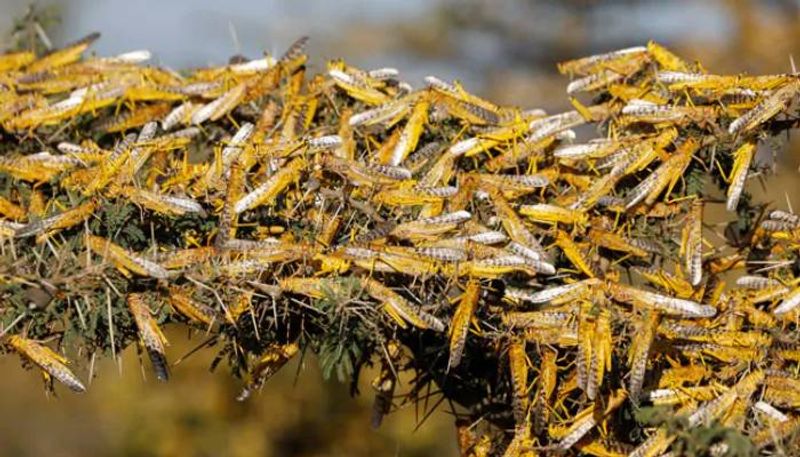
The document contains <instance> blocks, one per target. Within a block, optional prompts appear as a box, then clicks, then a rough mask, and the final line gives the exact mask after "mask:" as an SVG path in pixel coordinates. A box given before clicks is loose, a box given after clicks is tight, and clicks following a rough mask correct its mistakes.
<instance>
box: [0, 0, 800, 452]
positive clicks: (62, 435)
mask: <svg viewBox="0 0 800 457" xmlns="http://www.w3.org/2000/svg"><path fill="white" fill-rule="evenodd" d="M36 5H37V7H38V8H43V9H45V10H46V11H48V12H51V13H52V14H53V16H54V17H57V18H59V22H56V23H54V24H52V25H51V26H49V27H48V28H47V31H48V34H49V35H50V37H51V39H52V41H53V43H54V44H55V45H59V44H63V43H66V42H69V41H72V40H75V39H77V38H80V37H82V36H84V35H86V34H88V33H89V32H93V31H99V32H101V33H102V38H101V39H100V41H99V42H97V43H96V44H95V46H94V47H93V48H92V50H93V51H94V52H96V53H97V54H99V55H109V54H116V53H120V52H124V51H129V50H133V49H141V48H146V49H149V50H150V51H152V52H153V54H154V56H155V59H154V62H153V63H156V64H161V65H166V66H169V67H172V68H175V69H180V68H186V67H195V66H204V65H209V64H213V65H220V64H224V63H226V62H227V60H228V58H229V57H231V56H232V55H234V54H243V55H245V56H247V57H249V58H256V57H259V56H261V55H262V53H263V52H265V51H266V52H269V53H271V54H273V55H279V54H280V53H282V52H283V51H284V50H285V48H286V47H287V46H289V45H290V44H291V43H292V42H293V41H294V40H295V39H297V38H298V37H300V36H301V35H309V36H310V37H311V42H310V46H309V51H310V55H311V68H312V71H314V70H315V71H319V70H321V69H323V68H324V63H325V61H326V60H327V59H330V58H338V57H341V58H344V59H345V60H346V61H347V62H348V63H351V64H354V65H356V66H360V67H364V68H377V67H384V66H392V67H396V68H398V69H400V71H401V73H402V74H403V75H404V76H405V79H406V80H407V81H409V82H410V83H411V84H412V85H415V86H419V85H421V84H422V78H423V77H424V76H426V75H430V74H432V75H436V76H439V77H441V78H447V79H459V80H460V81H462V82H463V83H464V84H465V85H466V87H467V88H468V89H469V90H471V91H473V92H475V93H476V94H479V95H481V96H484V97H487V98H490V99H492V100H494V101H497V102H500V103H505V104H511V105H517V106H520V107H523V108H532V107H541V108H545V109H548V110H553V111H556V110H564V109H568V107H569V105H568V103H567V100H566V97H565V94H564V87H565V84H566V80H565V78H563V77H561V76H559V75H558V74H557V73H556V72H555V64H556V62H558V61H560V60H565V59H568V58H573V57H579V56H583V55H588V54H592V53H597V52H603V51H608V50H612V49H617V48H622V47H628V46H633V45H643V44H645V43H646V42H647V40H649V39H654V40H656V41H658V42H660V43H661V44H664V45H667V46H669V47H670V48H672V49H673V50H675V51H677V52H678V53H679V54H680V55H681V56H683V57H684V58H686V59H687V60H692V61H694V60H698V61H700V62H702V63H703V65H704V66H705V68H707V69H708V70H709V71H711V72H717V73H726V72H730V73H737V72H747V73H781V72H789V71H791V69H792V65H791V60H792V58H793V57H794V59H800V1H798V0H765V1H753V0H708V1H703V0H698V1H688V0H672V1H670V2H662V1H641V2H634V1H622V0H617V1H614V0H609V1H599V0H597V1H592V0H571V1H544V0H542V1H537V0H507V1H500V0H438V1H433V0H402V1H401V0H395V1H392V0H375V1H371V2H359V1H356V0H337V1H328V0H296V1H290V0H261V1H259V2H249V1H244V0H226V1H223V2H221V1H218V0H194V1H192V2H188V1H186V2H169V1H163V0H161V1H156V0H139V1H130V0H106V1H96V0H74V1H67V0H64V1H54V2H44V1H43V2H38V3H37V4H36ZM28 7H29V4H28V3H27V2H24V1H17V0H0V32H5V31H8V30H10V29H11V27H12V25H13V20H14V18H20V17H22V16H23V15H24V14H25V12H26V10H27V8H28ZM0 36H2V38H0V40H4V41H0V48H4V47H5V46H6V44H7V43H8V41H7V38H8V35H7V34H4V35H0ZM763 160H772V157H771V155H770V154H765V157H764V158H763ZM776 164H777V168H778V170H779V175H778V177H777V178H776V179H774V180H771V181H770V186H769V188H767V187H765V186H762V185H759V184H758V183H757V182H751V184H749V187H748V188H749V190H751V191H753V193H754V194H756V196H758V197H764V196H766V197H767V198H769V199H771V200H772V201H773V202H774V206H775V207H777V208H783V209H786V208H787V206H788V203H787V197H788V198H789V199H791V201H792V203H794V205H795V207H794V209H795V211H797V210H798V208H799V207H800V176H798V167H800V142H798V141H797V140H796V139H793V138H789V142H788V143H787V145H786V146H785V147H783V148H782V149H781V150H780V151H778V153H777V157H776ZM168 336H169V337H170V340H171V342H172V345H171V346H170V349H169V354H170V355H171V356H172V358H173V360H174V359H176V358H178V357H179V356H180V355H182V354H184V353H186V352H187V351H189V350H190V349H191V348H192V347H193V346H194V345H195V344H198V343H199V342H200V341H202V339H203V335H195V336H194V337H193V338H191V339H190V338H189V337H188V335H187V334H186V333H184V332H180V331H172V332H171V333H169V335H168ZM204 352H208V351H204ZM72 355H73V356H74V354H72ZM212 357H213V354H210V353H208V354H205V353H204V354H197V355H194V356H192V357H190V358H189V359H188V360H186V361H185V362H183V363H181V365H180V366H178V367H176V368H175V369H174V370H173V379H172V380H171V381H170V382H169V383H168V384H160V383H157V382H156V381H155V380H154V379H152V377H149V379H145V378H144V377H143V371H142V369H141V368H140V366H141V365H140V360H139V358H138V356H137V354H136V349H135V348H129V349H128V351H126V352H125V353H124V354H123V355H122V361H121V363H120V364H119V365H117V364H116V363H115V362H114V361H112V360H105V361H98V363H97V365H96V367H95V373H96V377H95V379H94V380H92V384H91V386H90V388H89V391H88V393H86V394H84V395H74V394H72V393H70V392H69V391H67V390H65V389H63V388H60V387H57V392H58V393H59V397H58V398H47V397H46V396H45V394H44V390H43V388H42V383H41V382H40V377H39V375H38V374H37V373H36V372H34V371H25V370H22V369H21V368H20V367H19V360H18V358H16V357H5V358H2V359H0V372H2V373H3V376H2V377H0V453H2V454H3V455H14V456H39V455H48V456H52V457H60V456H65V457H66V456H84V455H92V456H111V455H114V456H127V455H130V456H151V455H152V456H186V455H188V456H295V455H297V456H337V455H348V456H367V455H370V456H373V455H389V456H425V455H437V456H455V455H457V449H456V443H455V431H454V428H453V420H452V416H450V415H449V414H448V413H447V411H446V410H445V409H444V408H440V409H439V410H438V411H437V412H436V413H434V414H433V415H431V417H430V418H429V419H428V420H427V421H425V423H424V424H422V426H421V427H419V429H418V430H416V431H415V430H414V429H415V426H416V425H417V424H418V423H419V421H420V419H421V418H422V416H423V415H424V412H423V411H415V410H414V408H404V409H402V410H401V411H399V412H397V413H395V414H393V415H391V416H389V417H388V418H387V419H386V421H385V422H384V424H383V426H382V427H381V428H380V429H379V430H377V431H372V430H370V428H369V416H370V408H371V402H372V390H371V388H370V386H369V381H370V380H371V375H372V373H366V374H365V375H363V376H362V382H361V386H360V387H361V392H362V395H360V396H358V397H356V398H355V399H351V398H349V393H348V392H349V386H347V385H345V384H341V383H338V382H336V381H329V382H324V381H322V379H321V376H320V375H319V370H318V368H317V364H316V361H315V360H314V359H313V358H311V357H309V358H307V359H306V360H304V361H303V363H302V364H301V363H299V361H295V362H293V363H292V364H291V365H289V366H287V367H286V368H285V369H283V370H281V372H280V373H279V374H278V375H277V376H276V377H275V378H273V379H272V380H270V381H269V382H268V383H267V385H266V387H265V389H264V390H263V392H262V393H261V394H258V395H255V396H254V397H253V398H251V399H250V400H249V401H248V402H245V403H237V402H236V401H235V400H234V399H235V397H236V394H237V393H238V389H239V383H238V382H237V381H235V380H232V379H231V378H230V376H229V375H228V374H227V373H226V370H225V367H224V366H221V367H220V368H219V370H218V371H217V372H216V373H209V371H208V367H209V365H210V363H211V359H212ZM148 369H149V368H148ZM76 371H77V372H78V373H79V374H80V376H81V377H82V378H83V379H86V378H87V377H88V374H89V367H88V366H79V367H77V368H76Z"/></svg>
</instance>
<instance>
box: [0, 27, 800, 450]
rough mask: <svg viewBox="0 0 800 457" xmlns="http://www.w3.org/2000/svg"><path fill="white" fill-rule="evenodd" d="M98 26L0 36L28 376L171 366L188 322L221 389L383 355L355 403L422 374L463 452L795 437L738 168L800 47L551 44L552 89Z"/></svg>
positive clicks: (793, 393)
mask: <svg viewBox="0 0 800 457" xmlns="http://www.w3.org/2000/svg"><path fill="white" fill-rule="evenodd" d="M96 38H97V35H91V36H89V37H87V38H85V39H83V40H80V41H79V42H77V43H75V44H72V45H69V46H66V47H64V48H61V49H58V50H55V51H51V52H49V53H47V54H45V55H40V56H36V55H34V54H33V53H31V52H27V51H20V52H15V53H9V54H4V55H0V124H1V125H2V130H0V132H1V133H2V139H1V140H0V259H1V260H0V321H1V322H2V332H1V333H2V338H3V348H4V350H5V351H7V352H16V353H18V354H19V355H21V356H22V359H23V360H24V361H25V364H27V365H29V366H36V367H38V369H39V370H40V371H41V372H42V374H43V375H44V377H45V380H46V381H48V385H50V384H51V383H50V381H51V380H52V379H56V380H57V381H59V382H61V383H63V384H65V385H66V386H67V387H69V388H70V389H72V390H74V391H78V392H80V391H83V390H84V389H85V384H84V380H86V379H90V378H91V377H92V376H93V373H92V370H91V368H83V367H84V366H87V367H93V366H94V363H93V361H94V359H95V357H96V356H98V355H100V356H112V357H115V356H116V355H117V353H119V352H120V351H121V350H122V349H123V348H124V347H126V346H127V345H129V344H138V345H139V346H140V347H141V348H142V349H144V352H145V353H146V354H147V356H148V357H149V359H150V361H151V364H152V367H153V371H154V373H155V375H156V377H157V378H159V379H162V380H166V379H167V378H168V377H169V372H170V360H174V359H175V357H176V356H177V355H176V354H171V353H170V349H169V346H168V342H167V338H166V337H165V335H164V333H163V331H162V329H163V328H164V327H167V328H169V327H175V326H188V327H190V328H192V329H196V335H197V336H198V337H199V338H200V339H201V340H202V343H201V344H200V345H199V347H198V349H202V350H207V351H215V352H216V353H217V354H218V356H217V359H216V360H215V362H214V365H215V366H216V365H217V363H219V362H221V361H226V363H227V364H228V365H229V366H230V368H231V371H232V373H233V374H234V375H236V376H238V377H241V378H242V379H243V383H244V384H243V389H242V393H241V395H240V399H242V400H243V399H245V398H247V397H248V396H250V394H251V393H252V392H253V390H256V389H259V388H261V386H262V385H263V384H264V383H265V381H266V380H267V379H268V378H269V377H270V376H271V375H272V374H273V373H275V372H276V371H277V370H279V369H280V368H281V367H282V366H284V365H285V364H286V363H287V362H288V361H289V360H291V359H292V358H294V357H297V356H298V355H299V354H304V353H306V352H313V353H315V354H316V355H317V356H318V358H319V361H320V364H321V366H322V369H323V373H324V374H325V376H330V375H332V374H336V375H337V376H338V377H339V378H340V379H343V380H347V379H349V380H351V381H352V382H353V383H354V385H355V382H356V381H357V379H358V375H359V373H360V372H361V371H362V369H363V368H364V367H365V366H370V365H377V366H378V373H379V374H378V377H377V378H376V379H375V381H374V382H373V386H374V388H375V391H376V393H375V395H376V396H375V416H374V420H373V422H374V424H375V425H378V424H380V421H381V418H382V416H383V415H384V414H386V413H388V412H390V411H392V410H393V409H394V408H396V407H398V406H401V405H403V404H406V403H409V402H423V401H425V402H427V401H428V399H429V397H431V396H437V397H439V398H440V399H441V400H446V401H448V402H449V403H450V405H451V407H452V409H453V413H454V414H455V415H456V425H457V429H458V437H459V445H460V446H461V449H462V453H463V455H471V456H487V455H506V456H516V455H525V456H531V455H552V454H554V453H558V452H560V453H566V454H569V455H572V454H575V455H578V454H580V455H596V456H619V455H630V456H659V455H685V454H688V453H689V452H695V453H696V455H706V454H704V453H703V452H706V453H708V454H709V455H738V454H736V452H744V451H742V450H741V449H734V448H733V447H732V446H733V445H732V444H730V442H729V441H726V440H725V439H724V438H725V436H727V435H726V433H729V432H730V431H731V430H732V431H734V432H735V433H736V434H738V435H739V436H741V437H745V439H744V442H746V443H747V446H749V447H748V449H749V450H750V451H756V450H757V451H758V452H763V453H770V452H774V451H776V449H783V446H792V443H795V445H796V439H797V435H796V433H797V431H798V428H800V375H798V374H797V373H798V363H800V344H798V317H800V315H799V314H798V312H799V311H798V310H800V306H798V305H800V279H798V278H800V271H799V270H800V260H798V258H799V257H798V253H799V252H800V216H798V215H795V214H793V213H791V211H790V210H789V211H786V210H780V209H777V208H774V207H770V206H769V205H768V204H766V203H761V204H756V203H755V202H753V201H752V198H751V197H750V196H749V194H748V193H747V192H746V188H747V185H748V178H751V177H761V176H763V175H764V174H766V173H767V172H768V171H769V166H768V165H764V164H763V161H759V160H756V156H757V152H758V150H759V148H761V149H765V148H766V147H767V146H769V142H768V141H767V140H768V139H769V138H770V137H771V136H774V135H776V134H777V133H779V132H782V131H786V130H788V129H790V128H792V127H794V125H795V123H796V119H795V118H794V117H793V114H794V110H793V109H792V104H793V102H794V100H795V99H796V98H797V95H798V93H799V92H800V78H798V76H797V75H795V74H782V75H767V76H741V75H737V76H722V75H714V74H709V73H707V72H706V71H705V70H704V69H703V68H702V67H701V66H700V65H699V64H690V63H687V62H685V61H683V60H681V59H680V58H679V57H677V56H675V55H674V54H672V53H671V52H670V51H668V50H667V49H665V48H663V47H661V46H660V45H658V44H656V43H653V42H651V43H649V44H648V45H647V46H644V47H635V48H629V49H624V50H620V51H615V52H610V53H607V54H601V55H595V56H591V57H586V58H582V59H577V60H572V61H568V62H564V63H562V64H560V65H559V70H560V71H561V72H562V73H564V74H567V75H569V76H570V77H571V82H570V83H569V84H568V86H567V94H568V95H569V96H570V97H569V101H570V102H571V104H572V106H573V109H572V110H570V111H566V112H563V113H557V114H548V113H546V112H544V111H543V110H540V109H521V108H517V107H507V106H498V105H497V104H495V103H492V102H490V101H488V100H485V99H483V98H480V97H478V96H476V95H473V94H471V93H469V92H467V91H466V90H465V89H464V87H462V86H461V85H460V84H459V83H457V82H449V81H443V80H441V79H439V78H436V77H428V78H426V79H425V82H424V85H423V86H422V87H418V88H414V87H412V86H411V85H410V84H409V83H407V82H405V81H403V79H402V78H401V76H400V75H399V73H398V71H397V70H394V69H391V68H382V69H377V70H371V71H365V70H360V69H357V68H354V67H352V66H349V65H347V64H345V63H344V62H342V61H339V60H335V61H331V62H329V63H328V64H327V68H326V70H325V71H324V72H323V73H322V74H317V75H308V74H307V72H306V67H305V63H306V59H307V58H306V55H305V53H304V50H303V48H304V45H305V42H306V40H305V39H301V40H299V41H298V42H296V43H295V44H294V45H293V46H292V47H291V48H290V49H289V50H288V51H287V52H286V53H285V54H284V55H282V56H280V57H279V58H273V57H271V56H266V57H264V58H260V59H256V60H243V59H235V60H232V62H231V63H230V64H228V65H224V66H220V67H211V68H201V69H196V70H192V71H187V72H175V71H172V70H170V69H167V68H161V67H157V66H146V65H143V64H142V62H144V61H146V60H147V59H148V58H149V53H147V52H145V51H136V52H131V53H126V54H121V55H118V56H115V57H94V56H92V57H85V58H84V57H83V54H84V52H85V51H86V49H87V48H88V47H89V45H90V44H91V43H92V42H93V41H94V40H95V39H96ZM711 211H715V212H717V213H720V212H723V213H724V212H725V211H727V214H728V220H729V223H728V224H727V225H719V224H711V223H708V222H707V218H706V217H705V216H704V215H705V213H707V212H711ZM64 352H67V353H71V354H75V357H76V358H80V359H82V360H85V361H87V362H89V363H85V364H83V363H82V364H78V366H80V367H81V368H78V369H76V368H74V367H72V363H69V362H68V361H67V359H66V358H65V356H64V355H62V353H64ZM403 372H408V373H411V374H412V376H411V377H410V378H408V379H409V381H408V383H407V384H408V385H402V384H400V381H399V376H400V375H401V374H402V373H403ZM51 388H52V387H51ZM645 416H649V417H651V418H652V417H661V418H662V419H661V420H656V421H652V420H647V418H646V417H645ZM665 418H666V419H665ZM702 433H705V435H702V436H700V435H698V434H702ZM693 436H694V437H695V438H697V437H698V436H700V438H702V439H701V440H700V441H702V442H703V443H705V445H707V447H706V448H703V449H701V450H697V449H694V450H692V448H690V447H691V446H697V444H696V442H697V441H698V440H695V441H694V442H693V441H691V440H690V439H689V438H691V437H693ZM693 443H694V444H693ZM748 452H749V451H748Z"/></svg>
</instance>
